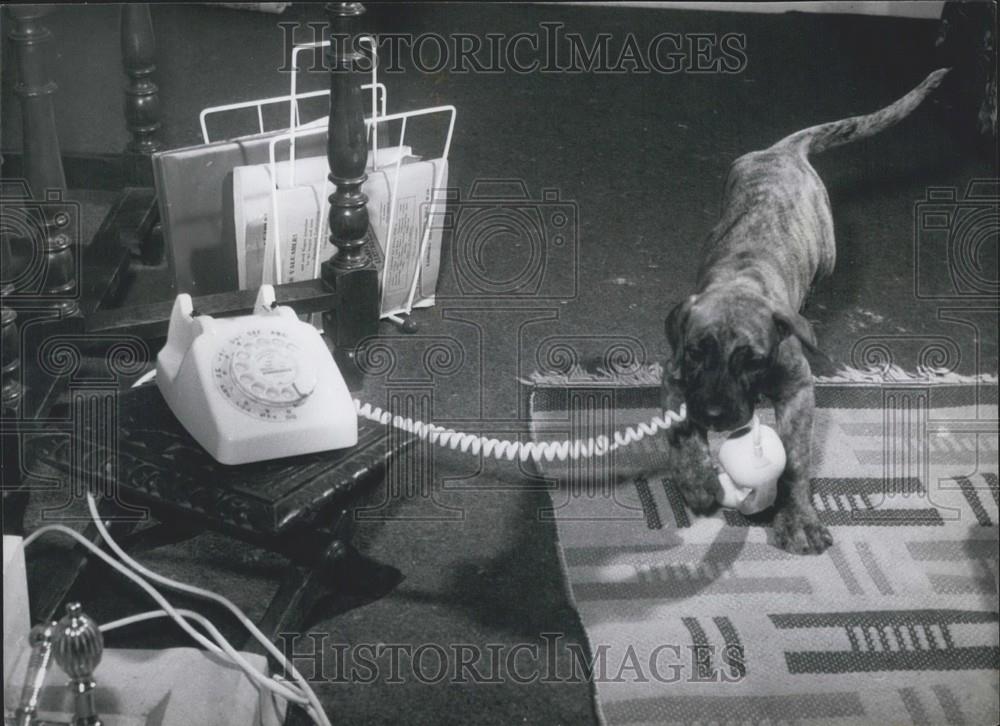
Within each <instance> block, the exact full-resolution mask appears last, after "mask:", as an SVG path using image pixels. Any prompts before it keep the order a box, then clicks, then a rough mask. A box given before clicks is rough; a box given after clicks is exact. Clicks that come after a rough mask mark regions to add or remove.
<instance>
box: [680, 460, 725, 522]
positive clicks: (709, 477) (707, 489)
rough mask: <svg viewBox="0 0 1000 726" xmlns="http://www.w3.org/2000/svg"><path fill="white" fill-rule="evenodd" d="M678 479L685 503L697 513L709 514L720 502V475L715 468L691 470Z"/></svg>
mask: <svg viewBox="0 0 1000 726" xmlns="http://www.w3.org/2000/svg"><path fill="white" fill-rule="evenodd" d="M686 474H687V475H686V476H684V475H682V476H681V477H679V478H678V479H677V486H678V488H679V489H680V490H681V496H682V497H683V498H684V503H685V504H687V505H688V507H689V508H690V509H691V511H692V512H694V513H695V514H707V513H708V512H710V511H712V510H713V509H715V506H716V504H717V503H718V494H719V476H718V474H716V472H715V470H714V469H711V468H710V469H708V470H707V471H702V470H699V471H689V472H687V473H686Z"/></svg>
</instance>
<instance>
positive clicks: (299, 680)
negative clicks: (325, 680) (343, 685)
mask: <svg viewBox="0 0 1000 726" xmlns="http://www.w3.org/2000/svg"><path fill="white" fill-rule="evenodd" d="M87 508H88V509H89V510H90V516H91V517H92V518H93V520H94V524H95V525H96V526H97V531H98V532H99V533H100V535H101V537H102V539H104V542H105V544H107V545H108V547H109V548H110V549H111V551H112V552H114V553H115V554H116V555H118V557H119V558H120V559H121V560H122V561H123V562H124V563H125V564H127V565H128V566H129V567H131V568H132V570H134V571H135V572H136V573H138V574H140V575H143V576H145V577H147V578H149V579H150V580H152V581H153V582H156V583H159V584H160V585H163V586H164V587H168V588H170V589H172V590H178V591H180V592H185V593H187V594H189V595H194V596H196V597H200V598H202V599H205V600H211V601H213V602H216V603H218V604H220V605H222V606H223V607H224V608H226V609H227V610H229V612H231V613H232V614H233V615H234V616H235V617H236V619H237V620H239V622H240V623H241V624H242V625H243V627H245V628H246V629H247V630H248V631H250V634H251V635H253V636H254V638H256V639H257V641H258V642H259V643H260V644H261V645H262V646H263V647H264V649H265V650H267V652H268V653H269V654H270V655H271V656H272V657H274V658H275V660H277V661H278V662H279V663H281V665H282V666H283V667H284V669H285V670H286V671H287V672H288V674H289V675H291V676H292V679H293V680H294V681H295V683H296V684H297V685H298V686H299V688H301V689H302V693H303V694H304V695H305V696H306V698H307V699H308V700H309V706H310V709H309V711H310V715H311V716H312V717H313V719H314V720H315V721H316V723H318V724H320V725H321V726H330V722H329V720H328V719H327V717H326V714H325V713H324V712H323V707H322V706H321V705H320V703H319V699H318V698H317V697H316V694H315V693H314V692H313V690H312V688H311V687H310V686H309V682H308V681H306V679H305V678H304V677H303V676H302V674H301V673H299V671H298V669H297V668H296V667H295V666H294V664H292V662H291V661H290V660H288V659H287V658H286V657H285V654H284V653H282V652H281V651H280V650H278V648H277V647H276V646H275V645H274V644H273V643H272V642H271V640H270V638H268V637H267V636H266V635H264V633H262V632H261V631H260V629H259V628H258V627H257V626H256V625H255V624H254V622H253V621H252V620H251V619H250V618H248V617H247V616H246V615H245V614H244V613H243V611H242V610H240V609H239V608H238V607H237V606H236V605H235V604H233V603H232V602H231V601H230V600H228V599H227V598H225V597H223V596H222V595H218V594H216V593H214V592H212V591H211V590H205V589H203V588H200V587H195V586H194V585H188V584H187V583H184V582H180V581H178V580H171V579H170V578H169V577H164V576H163V575H160V574H157V573H155V572H153V571H152V570H150V569H149V568H147V567H144V566H143V565H142V564H140V563H139V562H137V561H136V560H134V559H133V558H131V557H130V556H129V555H128V554H127V553H126V552H125V550H123V549H122V548H121V547H120V546H119V544H118V543H117V542H115V540H114V538H113V537H112V536H111V533H110V532H108V530H107V527H105V525H104V522H102V521H101V517H100V514H99V513H98V511H97V502H96V501H95V500H94V497H93V495H91V494H89V493H88V494H87ZM164 602H166V600H164ZM160 604H161V606H162V605H163V603H160ZM168 604H169V603H168ZM164 609H165V610H169V609H170V608H169V607H164ZM231 657H232V656H231ZM237 657H238V658H239V656H237ZM244 662H245V660H244ZM247 665H249V664H247ZM251 669H252V667H251Z"/></svg>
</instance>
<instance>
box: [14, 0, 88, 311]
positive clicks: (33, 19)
mask: <svg viewBox="0 0 1000 726" xmlns="http://www.w3.org/2000/svg"><path fill="white" fill-rule="evenodd" d="M51 11H52V8H51V7H47V6H38V5H13V6H10V7H9V8H8V12H9V13H10V15H11V17H12V18H13V19H14V24H13V27H12V28H11V30H10V34H9V37H10V40H11V43H12V44H13V46H14V49H15V57H16V59H17V85H16V86H15V88H14V92H15V94H16V95H17V96H18V98H19V99H20V102H21V135H22V137H23V142H22V143H23V144H24V174H25V177H26V180H27V182H28V187H29V190H30V193H31V197H32V199H33V200H34V203H31V204H27V205H26V206H28V207H29V208H30V212H29V213H30V214H33V215H35V214H37V215H38V217H40V219H38V221H39V223H40V224H39V231H38V233H37V234H33V235H32V238H31V239H30V240H29V243H30V244H31V245H32V246H33V247H35V248H36V250H38V248H40V251H41V253H42V254H43V255H44V256H45V279H44V282H43V284H42V289H41V290H40V291H38V292H39V295H40V296H41V297H42V298H44V299H45V300H46V301H49V304H50V306H51V307H52V308H53V309H54V310H56V311H58V312H59V313H60V314H61V315H62V316H70V315H75V314H77V313H78V312H79V307H78V306H77V303H76V300H75V295H76V286H77V280H76V262H75V250H74V246H75V244H76V242H77V240H75V239H73V232H74V231H75V230H77V229H78V228H79V220H76V219H74V218H73V215H72V213H71V212H72V208H71V207H70V205H66V204H63V203H62V200H63V193H64V191H65V189H66V175H65V173H64V172H63V164H62V156H61V154H60V151H59V137H58V135H57V133H56V119H55V112H54V110H53V106H52V96H53V94H54V93H55V92H56V84H55V83H54V82H53V81H52V77H51V75H50V74H49V69H48V63H47V60H48V56H49V55H50V54H51V51H50V50H49V49H48V48H47V43H48V41H50V40H51V39H52V33H50V32H49V30H48V28H46V27H45V26H44V25H42V24H41V18H42V17H44V16H45V15H47V14H48V13H50V12H51ZM74 223H76V224H74ZM18 292H19V293H20V292H21V291H18Z"/></svg>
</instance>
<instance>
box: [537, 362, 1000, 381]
mask: <svg viewBox="0 0 1000 726" xmlns="http://www.w3.org/2000/svg"><path fill="white" fill-rule="evenodd" d="M662 379H663V366H662V365H661V364H659V363H651V364H649V365H646V366H640V367H638V368H634V369H632V370H628V371H613V370H608V369H607V368H603V367H598V368H594V369H588V368H584V367H583V366H581V365H579V364H577V365H574V366H573V367H572V368H571V369H570V370H568V371H565V372H554V371H548V372H542V371H535V372H534V373H532V374H531V375H530V376H529V377H528V378H519V379H518V380H519V381H520V382H521V383H523V384H525V385H528V386H569V385H581V384H588V383H592V384H607V383H613V384H614V385H616V386H658V385H659V384H660V382H661V381H662ZM814 380H815V382H816V383H822V384H832V383H841V384H844V383H868V384H871V383H922V384H930V385H939V384H950V385H971V384H982V383H986V384H992V385H996V384H997V376H996V375H995V374H991V373H980V374H978V375H974V376H970V375H962V374H959V373H955V372H954V371H949V370H942V369H938V368H929V367H920V368H918V369H917V370H916V372H913V373H911V372H908V371H906V370H904V369H903V368H901V367H900V366H898V365H895V364H893V365H889V366H886V367H883V368H867V369H862V368H852V367H850V366H843V367H841V368H840V369H838V370H837V371H836V372H835V373H834V374H833V375H831V376H815V377H814Z"/></svg>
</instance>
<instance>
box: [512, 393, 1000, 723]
mask: <svg viewBox="0 0 1000 726" xmlns="http://www.w3.org/2000/svg"><path fill="white" fill-rule="evenodd" d="M534 384H535V385H534V388H533V391H532V394H531V399H530V406H531V416H532V434H533V437H534V439H535V440H536V441H551V440H557V439H565V438H588V437H591V436H595V437H596V436H598V435H601V434H604V435H611V434H612V432H613V431H615V430H618V429H621V428H623V427H625V426H629V425H634V424H636V423H638V422H641V421H648V420H649V419H650V418H651V417H653V416H654V415H656V414H657V413H659V411H658V408H657V406H658V397H659V393H658V388H657V387H656V386H655V385H654V386H650V385H648V383H647V384H645V385H643V384H640V385H635V381H634V380H633V381H630V382H626V383H625V384H623V383H622V382H621V381H616V382H610V383H609V382H608V381H606V380H605V381H601V380H599V379H595V380H590V381H586V382H581V383H574V382H567V381H555V382H553V381H552V380H550V381H549V382H548V383H544V382H543V383H540V382H539V379H537V378H536V380H535V381H534ZM817 405H818V409H817V415H816V423H815V430H814V466H813V475H814V478H813V491H814V501H815V505H816V508H817V510H818V511H819V515H820V517H821V519H822V520H823V522H824V523H825V524H826V525H828V526H829V527H830V528H831V531H832V532H833V535H834V539H835V545H834V546H833V547H832V548H830V549H829V550H828V551H827V552H826V553H824V554H823V555H821V556H819V557H799V556H795V555H790V554H787V553H785V552H783V551H782V550H780V549H778V548H777V547H775V545H774V543H773V542H774V540H773V535H772V533H771V530H770V528H769V526H768V525H767V523H766V520H765V521H751V520H749V519H747V518H745V517H744V516H742V515H741V514H739V513H736V512H732V511H720V512H717V513H716V514H714V515H712V516H709V517H695V516H694V515H692V514H691V513H690V512H689V511H687V510H686V509H685V507H684V505H683V503H682V502H681V500H680V497H679V495H678V494H677V493H676V491H675V490H674V489H673V488H672V487H671V486H670V482H669V481H666V480H665V479H664V478H663V477H662V476H657V475H656V471H657V469H658V468H659V464H660V463H662V461H663V457H664V455H665V448H666V447H665V446H664V441H663V437H662V436H658V437H654V438H652V439H646V440H643V441H642V442H640V443H639V444H636V445H633V446H631V447H629V448H627V449H619V450H617V451H614V452H612V453H611V454H609V455H608V456H606V457H604V458H602V459H591V460H586V461H582V460H581V461H570V462H559V461H556V462H543V463H542V465H541V466H540V467H539V468H540V470H541V474H542V475H543V476H545V477H547V478H548V479H549V480H550V481H551V482H552V489H551V499H552V508H551V510H548V511H546V512H543V516H547V517H550V518H554V519H555V520H556V525H557V530H558V536H559V543H560V550H561V554H562V559H563V565H564V568H565V572H566V577H567V581H568V588H569V592H570V597H571V598H572V601H573V602H574V603H575V605H576V607H577V609H578V610H579V613H580V617H581V619H582V622H583V625H584V628H585V630H586V632H587V636H588V639H589V644H590V653H589V654H581V657H580V658H579V660H580V661H581V663H580V667H581V668H584V669H588V668H589V669H590V670H585V671H584V672H587V673H589V674H590V675H591V677H592V682H593V683H594V694H595V699H596V710H597V713H598V716H599V718H600V719H601V721H602V723H605V724H614V725H617V724H674V723H677V724H727V723H739V724H779V723H780V724H785V723H796V724H859V725H860V724H917V725H937V724H970V725H978V724H993V723H996V721H997V708H998V700H1000V699H998V685H997V684H998V674H997V669H998V664H1000V647H998V612H997V610H998V607H997V582H998V569H997V565H998V563H997V559H998V555H997V544H998V543H997V532H998V529H997V524H998V519H1000V518H998V506H997V496H998V494H997V489H998V485H997V387H996V384H995V383H992V384H984V383H979V384H976V385H941V384H935V385H921V384H920V383H919V382H905V383H900V384H883V385H873V384H849V385H843V384H820V385H818V386H817ZM769 414H771V412H770V411H767V410H764V411H762V412H761V416H762V420H764V421H765V422H767V423H771V422H773V415H769ZM713 444H714V445H717V444H718V442H717V441H713Z"/></svg>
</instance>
